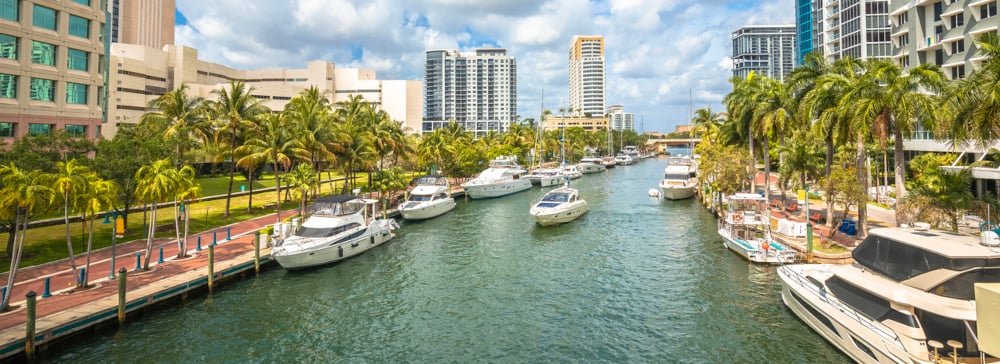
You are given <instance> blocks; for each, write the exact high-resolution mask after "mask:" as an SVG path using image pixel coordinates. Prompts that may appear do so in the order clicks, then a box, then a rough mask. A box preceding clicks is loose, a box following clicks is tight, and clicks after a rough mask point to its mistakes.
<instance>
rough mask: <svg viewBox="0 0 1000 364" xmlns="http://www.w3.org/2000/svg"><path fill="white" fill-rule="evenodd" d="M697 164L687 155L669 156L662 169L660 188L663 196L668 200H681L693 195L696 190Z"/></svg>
mask: <svg viewBox="0 0 1000 364" xmlns="http://www.w3.org/2000/svg"><path fill="white" fill-rule="evenodd" d="M697 175H698V165H697V164H695V162H694V159H691V157H688V156H677V157H670V158H668V159H667V167H666V168H664V169H663V179H662V180H660V189H661V190H663V198H665V199H668V200H683V199H686V198H691V197H692V196H694V194H695V192H697V191H698V177H697Z"/></svg>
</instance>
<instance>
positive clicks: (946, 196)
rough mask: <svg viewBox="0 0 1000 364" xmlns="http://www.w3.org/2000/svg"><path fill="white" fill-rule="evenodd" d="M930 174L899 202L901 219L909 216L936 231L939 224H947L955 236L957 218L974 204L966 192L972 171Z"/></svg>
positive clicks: (934, 171) (937, 171)
mask: <svg viewBox="0 0 1000 364" xmlns="http://www.w3.org/2000/svg"><path fill="white" fill-rule="evenodd" d="M929 172H930V173H925V175H924V176H922V177H921V178H920V183H916V184H915V185H916V186H915V188H914V189H912V190H911V191H910V194H908V195H907V196H906V197H905V198H904V199H903V200H902V201H901V202H900V207H899V210H900V211H899V212H900V215H903V216H910V219H911V220H912V221H916V220H919V221H927V222H930V223H931V224H932V225H934V226H935V228H936V227H937V226H938V225H939V224H940V223H941V222H948V224H949V225H950V226H951V231H955V232H957V231H958V220H959V217H960V216H961V215H962V213H963V212H964V211H966V210H969V209H970V208H972V207H973V206H974V204H975V203H976V202H977V201H976V197H975V196H974V195H973V194H972V190H971V189H970V188H969V186H970V185H971V184H972V181H973V178H972V170H971V169H970V168H963V169H962V170H960V171H957V172H943V171H941V170H939V169H937V168H934V169H933V170H931V171H929ZM901 217H902V216H901ZM912 221H907V222H912Z"/></svg>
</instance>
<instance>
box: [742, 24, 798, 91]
mask: <svg viewBox="0 0 1000 364" xmlns="http://www.w3.org/2000/svg"><path fill="white" fill-rule="evenodd" d="M795 36H796V33H795V25H747V26H743V27H742V28H740V29H737V30H736V31H735V32H733V33H732V36H731V38H732V41H733V77H739V78H746V77H747V76H748V75H750V72H754V73H756V74H758V75H763V76H767V77H771V78H774V79H777V80H784V79H785V77H787V76H788V75H789V74H791V73H792V69H793V68H795V58H796V53H795Z"/></svg>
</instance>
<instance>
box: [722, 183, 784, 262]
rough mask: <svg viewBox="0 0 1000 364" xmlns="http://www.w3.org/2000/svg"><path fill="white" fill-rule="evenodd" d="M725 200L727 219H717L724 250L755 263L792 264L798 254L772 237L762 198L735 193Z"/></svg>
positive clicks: (756, 195)
mask: <svg viewBox="0 0 1000 364" xmlns="http://www.w3.org/2000/svg"><path fill="white" fill-rule="evenodd" d="M728 198H729V203H728V208H727V212H726V216H725V218H723V219H721V220H719V236H721V237H722V242H723V244H724V245H725V247H726V248H728V249H730V250H732V251H734V252H736V253H737V254H739V255H740V256H742V257H743V258H746V259H747V260H749V261H751V262H754V263H765V264H785V263H793V262H795V259H796V258H797V255H798V254H797V253H796V252H795V250H794V249H792V248H790V247H788V246H786V245H784V244H782V243H780V242H778V241H777V240H775V239H773V238H772V237H771V229H770V227H771V221H770V217H768V216H767V214H766V212H767V203H766V201H765V200H764V197H763V196H761V195H758V194H754V193H737V194H734V195H731V196H728Z"/></svg>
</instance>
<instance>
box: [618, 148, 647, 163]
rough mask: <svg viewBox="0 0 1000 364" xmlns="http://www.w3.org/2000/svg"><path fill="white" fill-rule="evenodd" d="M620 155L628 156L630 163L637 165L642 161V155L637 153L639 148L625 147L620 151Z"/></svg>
mask: <svg viewBox="0 0 1000 364" xmlns="http://www.w3.org/2000/svg"><path fill="white" fill-rule="evenodd" d="M622 153H625V154H626V155H628V156H629V158H632V161H633V162H632V163H639V162H640V161H642V154H641V153H639V147H636V146H634V145H626V146H625V148H624V149H622Z"/></svg>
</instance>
